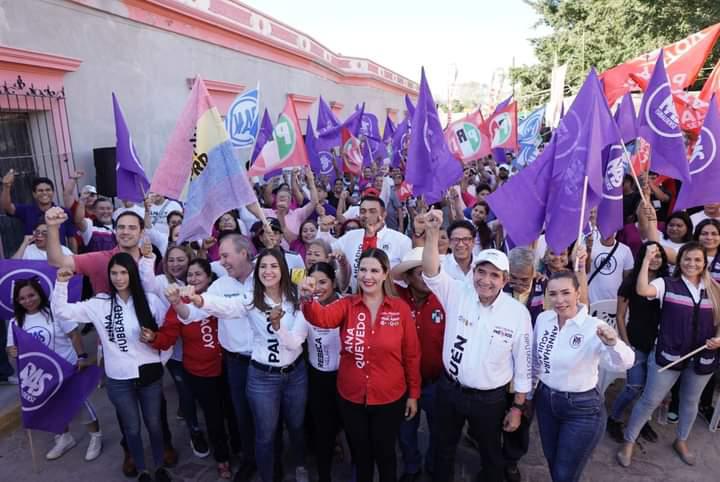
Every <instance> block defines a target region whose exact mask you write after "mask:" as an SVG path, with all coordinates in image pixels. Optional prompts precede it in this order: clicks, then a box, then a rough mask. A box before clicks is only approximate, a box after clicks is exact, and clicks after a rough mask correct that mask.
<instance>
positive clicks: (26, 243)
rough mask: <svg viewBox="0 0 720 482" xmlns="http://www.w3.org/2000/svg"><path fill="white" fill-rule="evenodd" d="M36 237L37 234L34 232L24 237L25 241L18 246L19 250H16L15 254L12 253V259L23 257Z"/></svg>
mask: <svg viewBox="0 0 720 482" xmlns="http://www.w3.org/2000/svg"><path fill="white" fill-rule="evenodd" d="M34 239H35V236H33V235H32V234H28V235H26V236H25V237H24V238H23V242H22V244H21V245H20V247H19V248H18V250H17V251H15V254H13V255H12V258H11V259H23V255H24V254H25V250H26V249H27V247H28V246H30V245H31V244H32V242H33V240H34Z"/></svg>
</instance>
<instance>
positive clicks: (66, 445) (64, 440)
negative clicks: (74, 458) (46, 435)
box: [45, 432, 76, 460]
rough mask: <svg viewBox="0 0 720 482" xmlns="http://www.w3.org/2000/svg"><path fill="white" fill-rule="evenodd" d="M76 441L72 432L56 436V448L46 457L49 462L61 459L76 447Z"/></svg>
mask: <svg viewBox="0 0 720 482" xmlns="http://www.w3.org/2000/svg"><path fill="white" fill-rule="evenodd" d="M75 443H76V442H75V439H74V438H73V436H72V434H71V433H70V432H65V433H64V434H62V435H55V446H54V447H53V448H51V449H50V451H49V452H48V453H47V455H45V458H46V459H48V460H55V459H59V458H60V457H62V456H63V454H65V452H67V451H68V450H70V449H71V448H73V447H74V446H75Z"/></svg>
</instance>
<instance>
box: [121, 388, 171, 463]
mask: <svg viewBox="0 0 720 482" xmlns="http://www.w3.org/2000/svg"><path fill="white" fill-rule="evenodd" d="M160 397H161V400H160V424H161V426H162V436H163V444H164V446H165V448H166V449H170V448H172V433H171V432H170V424H168V415H167V400H165V394H164V393H163V392H162V391H161V392H160ZM115 418H117V421H118V426H119V427H120V434H121V438H120V445H122V448H123V449H124V450H125V452H128V451H129V449H128V445H127V440H126V438H125V429H124V428H123V424H122V420H121V419H120V412H119V411H118V409H117V408H116V409H115ZM131 454H132V453H131Z"/></svg>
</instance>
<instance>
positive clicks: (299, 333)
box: [268, 306, 310, 350]
mask: <svg viewBox="0 0 720 482" xmlns="http://www.w3.org/2000/svg"><path fill="white" fill-rule="evenodd" d="M278 310H279V311H278ZM283 315H284V313H283V312H282V308H280V306H276V307H275V308H273V309H272V310H271V311H270V314H269V315H268V317H269V319H270V323H271V324H272V327H273V330H275V333H277V336H278V340H280V344H281V345H283V346H285V347H287V348H289V349H291V350H296V349H298V348H300V347H301V346H302V344H303V343H305V340H306V339H307V337H308V333H309V332H310V330H308V323H307V321H306V320H305V317H304V316H303V314H302V311H300V310H298V311H296V312H295V313H294V314H293V315H292V316H293V317H295V320H294V321H293V326H292V328H291V329H289V330H288V329H287V328H286V327H285V326H283V325H282V324H280V320H281V319H282V317H283Z"/></svg>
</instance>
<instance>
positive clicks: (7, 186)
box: [0, 169, 15, 216]
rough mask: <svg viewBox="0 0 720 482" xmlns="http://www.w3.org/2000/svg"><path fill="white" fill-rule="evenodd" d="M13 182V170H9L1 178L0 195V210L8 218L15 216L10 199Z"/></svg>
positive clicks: (13, 206)
mask: <svg viewBox="0 0 720 482" xmlns="http://www.w3.org/2000/svg"><path fill="white" fill-rule="evenodd" d="M14 182H15V170H14V169H10V170H9V171H8V172H7V173H6V174H5V175H4V176H3V178H2V192H1V193H0V209H2V210H3V211H5V213H7V215H8V216H12V215H14V214H15V205H14V204H13V202H12V198H11V197H10V191H11V190H12V186H13V183H14Z"/></svg>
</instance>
